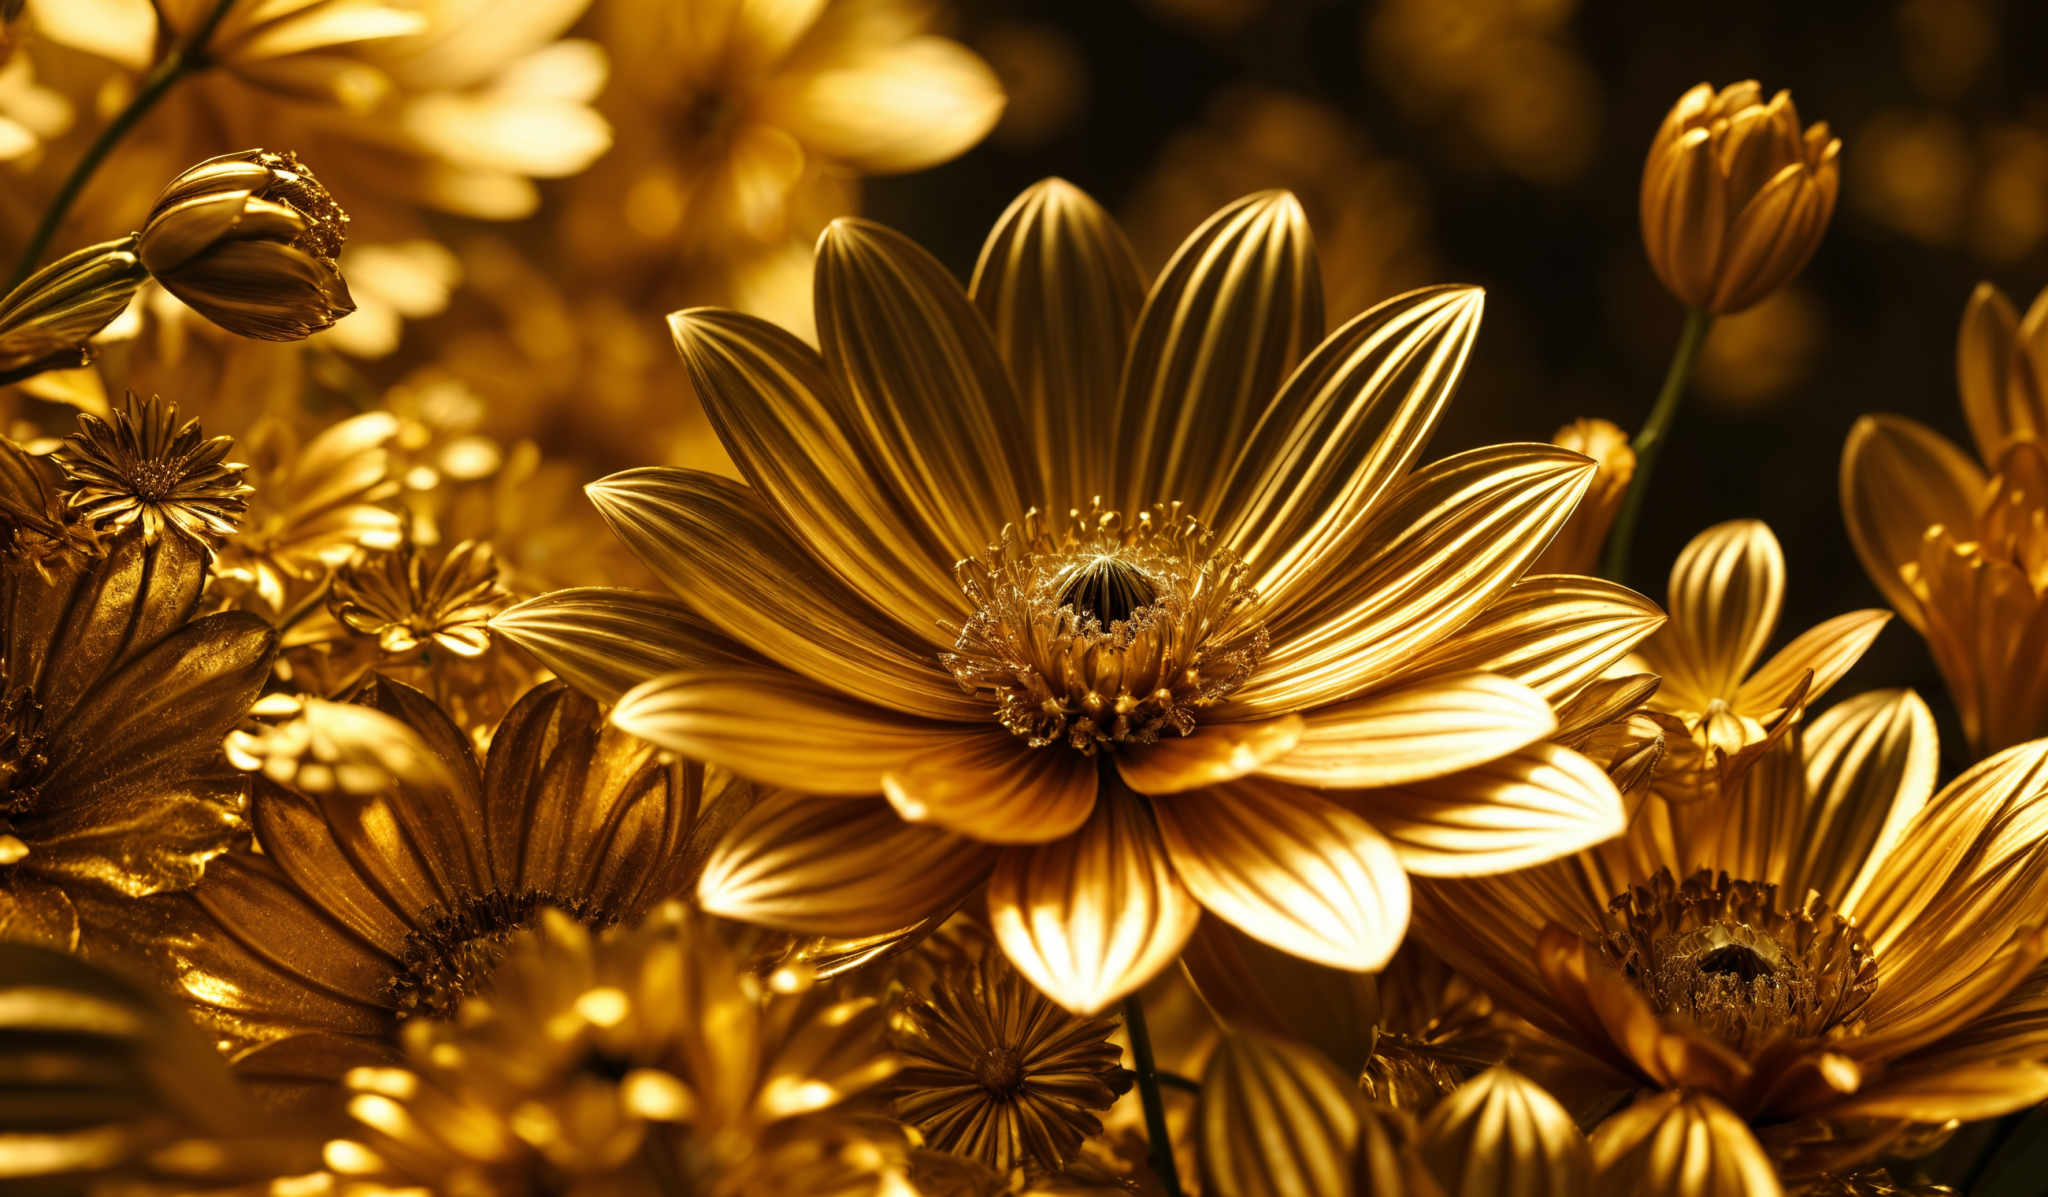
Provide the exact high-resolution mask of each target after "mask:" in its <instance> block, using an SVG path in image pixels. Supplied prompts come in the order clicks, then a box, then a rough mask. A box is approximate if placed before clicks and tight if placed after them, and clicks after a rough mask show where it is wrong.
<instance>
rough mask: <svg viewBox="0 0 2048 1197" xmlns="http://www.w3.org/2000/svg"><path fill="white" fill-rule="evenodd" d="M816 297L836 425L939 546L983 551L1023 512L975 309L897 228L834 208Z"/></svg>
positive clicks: (1025, 477)
mask: <svg viewBox="0 0 2048 1197" xmlns="http://www.w3.org/2000/svg"><path fill="white" fill-rule="evenodd" d="M815 286H816V294H815V299H814V305H815V307H816V310H817V318H818V339H819V343H820V344H821V345H822V346H823V347H824V351H825V366H826V369H828V370H829V371H830V372H831V375H832V380H833V381H834V382H835V383H837V384H838V386H837V387H836V388H835V390H834V394H836V395H838V396H839V397H840V398H841V399H842V400H843V401H844V402H845V403H846V410H845V411H843V412H842V413H840V419H839V423H840V426H841V427H843V428H845V429H846V430H847V432H848V433H849V434H850V435H851V436H852V437H853V440H854V443H855V444H856V445H858V446H859V447H860V449H861V452H862V455H863V458H864V460H865V461H866V462H867V464H868V466H869V468H870V469H872V470H873V471H874V472H875V474H876V477H877V479H878V481H879V482H880V483H881V485H882V487H883V488H884V490H885V491H887V492H888V493H891V494H893V495H895V496H896V497H897V499H898V501H899V502H900V503H901V504H902V506H903V509H904V511H905V512H906V514H908V515H909V517H910V518H911V520H912V521H913V524H912V528H913V529H914V530H915V531H916V532H917V533H918V534H919V535H920V537H921V538H922V539H924V540H925V541H927V542H929V543H930V544H932V545H933V546H934V549H933V551H934V552H935V553H937V554H938V555H939V556H941V557H942V558H943V557H951V558H953V559H955V560H958V559H959V558H961V557H965V556H969V555H971V554H974V553H978V552H980V551H982V550H983V549H985V548H987V547H988V546H989V545H990V544H991V543H993V542H994V541H995V540H996V538H997V537H998V536H999V535H1000V534H1001V532H1002V530H1003V527H1004V525H1006V524H1009V523H1011V522H1012V521H1014V520H1018V519H1021V518H1022V517H1023V515H1024V512H1025V510H1026V508H1027V507H1028V506H1029V504H1028V503H1027V502H1026V496H1027V494H1028V492H1029V489H1030V485H1031V483H1032V481H1034V480H1035V475H1034V474H1033V473H1032V472H1031V471H1028V470H1026V468H1025V467H1024V464H1023V462H1022V461H1021V456H1022V453H1023V452H1024V450H1025V449H1026V447H1027V446H1028V445H1029V443H1030V442H1029V440H1028V439H1027V438H1026V435H1025V428H1024V421H1023V418H1022V416H1021V415H1020V413H1019V411H1018V407H1017V398H1016V395H1015V393H1014V392H1013V391H1012V390H1011V387H1010V379H1009V376H1008V375H1007V374H1005V373H1004V372H1003V364H1002V360H1001V359H1000V358H998V357H997V356H996V348H995V343H994V341H993V340H992V339H991V338H990V336H989V331H988V326H987V325H986V324H985V323H983V322H982V319H981V314H980V313H979V312H976V311H975V310H974V307H973V305H972V304H970V303H968V302H967V296H966V294H965V293H963V292H962V291H961V290H960V284H959V283H958V282H955V281H954V279H953V276H952V275H950V274H947V273H946V268H945V267H944V266H941V265H939V263H938V261H937V260H936V259H934V258H933V257H932V256H931V255H930V254H928V253H926V252H925V251H924V250H922V249H920V248H919V247H918V246H917V245H916V244H915V243H913V242H911V241H910V240H909V239H908V238H906V237H904V236H902V235H901V234H899V233H895V232H892V231H890V230H889V229H885V228H883V227H881V226H880V225H876V224H870V223H868V222H866V221H861V220H852V219H840V220H835V221H833V222H832V224H831V225H830V226H829V227H827V228H826V230H825V233H824V235H823V236H822V237H820V238H819V239H818V265H817V273H816V278H815Z"/></svg>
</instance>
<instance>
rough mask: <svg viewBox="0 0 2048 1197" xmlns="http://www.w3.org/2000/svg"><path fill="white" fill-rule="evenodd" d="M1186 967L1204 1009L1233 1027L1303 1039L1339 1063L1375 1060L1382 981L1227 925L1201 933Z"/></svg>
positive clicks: (1215, 922) (1202, 927) (1202, 928)
mask: <svg viewBox="0 0 2048 1197" xmlns="http://www.w3.org/2000/svg"><path fill="white" fill-rule="evenodd" d="M1180 962H1181V965H1182V967H1183V968H1185V969H1186V970H1187V974H1188V979H1189V980H1191V981H1193V982H1194V984H1195V989H1196V991H1197V992H1198V993H1200V994H1201V998H1202V1003H1203V1005H1205V1006H1207V1007H1208V1008H1209V1009H1210V1010H1212V1011H1214V1012H1215V1013H1216V1015H1217V1016H1218V1017H1220V1018H1222V1019H1223V1020H1224V1021H1225V1022H1226V1023H1227V1024H1228V1025H1230V1026H1236V1027H1255V1028H1258V1029H1261V1030H1266V1031H1271V1032H1273V1033H1274V1034H1282V1035H1287V1036H1290V1037H1292V1038H1295V1039H1299V1040H1301V1041H1302V1042H1304V1043H1307V1044H1309V1045H1310V1046H1312V1047H1315V1048H1316V1049H1318V1050H1319V1051H1321V1052H1322V1053H1323V1054H1324V1055H1325V1056H1327V1057H1328V1058H1329V1059H1331V1060H1341V1061H1345V1062H1347V1063H1349V1062H1354V1061H1363V1060H1365V1059H1367V1058H1368V1057H1369V1056H1371V1055H1372V1045H1373V1041H1374V1039H1375V1038H1376V1037H1377V1035H1378V1033H1379V1032H1378V1029H1377V1028H1376V1027H1375V1025H1374V1019H1375V1015H1376V1012H1377V1011H1378V1009H1379V999H1378V993H1377V979H1376V978H1375V977H1374V976H1372V975H1371V974H1367V973H1354V972H1346V971H1343V970H1341V969H1334V968H1324V967H1323V966H1322V965H1320V964H1314V963H1311V962H1310V961H1307V960H1303V959H1302V958H1301V957H1299V956H1291V955H1289V954H1288V953H1286V952H1283V951H1281V950H1280V949H1278V948H1272V947H1268V946H1266V945H1265V944H1263V943H1260V942H1259V941H1258V940H1256V939H1253V938H1252V937H1251V936H1249V935H1246V934H1245V933H1244V932H1242V931H1239V930H1238V929H1237V928H1236V927H1233V926H1231V925H1230V924H1229V923H1226V922H1224V921H1223V920H1222V919H1203V920H1202V921H1201V923H1200V924H1199V925H1197V926H1196V927H1195V933H1194V935H1193V936H1192V937H1190V938H1189V940H1188V943H1187V947H1186V948H1184V949H1182V951H1181V958H1180Z"/></svg>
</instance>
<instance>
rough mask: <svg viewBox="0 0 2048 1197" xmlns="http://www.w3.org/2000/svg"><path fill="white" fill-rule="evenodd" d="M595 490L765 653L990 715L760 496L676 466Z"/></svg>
mask: <svg viewBox="0 0 2048 1197" xmlns="http://www.w3.org/2000/svg"><path fill="white" fill-rule="evenodd" d="M585 489H586V490H587V491H588V492H589V494H590V498H591V501H592V502H593V503H596V504H597V507H598V510H599V511H601V512H603V513H604V517H605V520H606V522H608V523H610V524H611V526H612V529H613V531H615V532H617V533H618V535H619V539H621V540H623V541H624V542H625V543H626V547H628V548H630V549H632V550H633V554H634V555H635V556H637V557H639V558H640V559H641V560H642V561H644V562H646V563H647V567H648V568H649V569H651V570H653V571H654V573H655V575H656V576H657V577H659V578H660V579H661V580H662V581H663V582H665V583H667V584H668V587H669V589H670V590H672V591H674V592H675V594H676V595H677V596H678V597H680V598H681V599H682V600H683V601H684V602H686V603H689V604H690V605H691V606H692V607H694V608H695V609H696V611H697V613H698V615H699V616H701V617H702V618H703V619H704V620H706V621H707V622H709V623H711V624H713V625H714V626H716V627H718V628H719V629H720V630H722V631H724V632H725V633H726V634H727V635H729V636H731V637H732V638H733V639H734V640H737V641H738V642H740V643H741V644H744V645H746V646H748V647H749V648H752V649H754V650H755V651H757V652H759V653H760V654H761V655H762V656H765V657H767V658H768V659H770V660H772V661H775V662H777V663H779V664H781V665H783V666H784V667H785V668H788V669H791V670H794V671H795V672H797V673H800V674H802V675H804V676H805V677H807V678H810V679H811V680H813V681H816V682H821V683H823V684H824V685H826V686H829V687H831V688H832V689H835V690H838V691H839V692H841V693H842V694H848V695H851V696H853V697H855V698H859V699H863V700H865V701H867V702H871V703H874V704H875V705H877V706H880V707H883V708H885V709H891V710H901V711H906V712H909V713H911V714H915V715H923V716H929V717H933V718H940V719H949V718H950V719H963V720H979V719H982V718H985V717H986V715H987V708H986V707H985V706H982V705H980V704H977V703H975V702H974V701H973V700H972V699H970V698H969V697H968V696H967V695H965V694H963V693H961V692H960V688H959V687H958V686H957V685H955V684H954V682H953V679H952V678H951V677H948V676H947V675H946V674H945V673H944V672H943V671H942V670H941V669H940V668H939V664H938V659H937V657H936V655H935V654H933V653H932V652H931V651H930V646H929V645H927V644H919V643H917V642H915V641H913V640H912V639H911V638H910V637H909V636H907V635H905V634H904V633H903V632H902V631H901V629H900V628H899V627H898V626H897V625H896V623H895V621H894V620H892V619H888V618H886V617H884V616H882V615H881V614H879V613H878V612H877V611H876V610H875V609H874V608H873V607H871V606H869V605H868V604H867V603H866V602H865V601H863V600H862V599H861V598H860V597H859V596H858V595H856V594H854V593H853V591H852V590H851V589H849V588H848V587H847V586H846V585H845V584H844V583H842V582H840V581H839V580H838V579H837V578H836V577H833V576H832V575H830V574H828V573H826V572H825V571H824V570H822V569H820V568H819V567H818V566H817V564H816V563H815V562H813V560H812V559H811V556H810V554H809V553H808V552H807V551H806V550H805V548H804V546H803V545H801V544H798V543H797V542H796V540H795V538H794V537H792V536H791V535H790V534H789V532H788V530H787V529H785V528H784V527H783V526H782V525H781V524H780V523H779V522H778V521H777V520H776V518H775V516H774V514H773V513H772V512H770V511H769V510H768V509H767V507H766V505H765V504H763V503H762V501H761V498H760V496H759V494H757V493H756V492H755V491H753V490H751V489H749V488H747V487H745V486H742V485H740V484H739V483H736V482H733V481H731V480H730V479H727V478H720V477H718V476H717V475H715V474H707V473H703V472H701V471H697V470H676V469H666V468H654V469H639V470H627V471H626V472H624V473H621V474H613V475H612V476H611V477H609V478H605V479H603V480H601V481H598V482H593V483H591V484H590V486H588V487H587V488H585Z"/></svg>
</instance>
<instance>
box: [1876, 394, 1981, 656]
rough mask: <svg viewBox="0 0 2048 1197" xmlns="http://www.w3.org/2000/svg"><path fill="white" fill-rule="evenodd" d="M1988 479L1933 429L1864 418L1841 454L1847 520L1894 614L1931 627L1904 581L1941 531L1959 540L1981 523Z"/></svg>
mask: <svg viewBox="0 0 2048 1197" xmlns="http://www.w3.org/2000/svg"><path fill="white" fill-rule="evenodd" d="M1984 485H1985V478H1984V471H1982V470H1980V469H1978V468H1977V463H1976V462H1973V461H1971V460H1970V458H1969V456H1968V455H1967V454H1965V453H1964V452H1963V451H1962V450H1961V449H1958V448H1956V447H1955V446H1954V445H1952V444H1950V443H1949V442H1948V440H1947V438H1945V437H1943V436H1942V435H1941V434H1940V433H1937V432H1935V431H1934V430H1933V429H1931V428H1928V427H1927V426H1925V425H1923V424H1920V423H1918V422H1917V421H1913V420H1908V419H1906V418H1905V417H1903V416H1864V417H1863V418H1861V419H1859V420H1857V421H1856V423H1855V425H1854V426H1852V427H1851V428H1850V429H1849V439H1848V442H1847V443H1846V444H1844V445H1843V446H1842V518H1843V519H1844V520H1845V521H1846V522H1847V523H1848V525H1849V542H1850V543H1851V544H1853V545H1855V546H1856V556H1857V558H1858V559H1860V560H1861V561H1862V562H1863V570H1864V572H1865V573H1867V574H1869V575H1870V580H1871V581H1873V582H1875V583H1877V588H1878V589H1879V590H1881V591H1883V592H1884V597H1885V601H1886V602H1889V603H1890V604H1891V605H1892V609H1893V610H1895V611H1897V612H1898V613H1899V614H1901V615H1903V616H1905V617H1906V620H1907V622H1909V623H1911V624H1912V625H1913V626H1914V627H1916V628H1921V629H1923V630H1924V629H1925V628H1926V627H1927V617H1926V615H1925V614H1924V613H1923V612H1922V611H1921V609H1920V600H1919V598H1918V597H1916V596H1915V595H1914V593H1913V590H1912V588H1911V587H1910V586H1908V585H1906V582H1905V580H1904V579H1903V578H1902V577H1900V575H1899V569H1900V567H1902V566H1905V565H1908V564H1912V563H1916V562H1918V561H1919V560H1920V542H1921V540H1922V539H1923V538H1924V537H1925V536H1926V534H1927V530H1928V529H1929V528H1931V527H1934V526H1935V525H1936V524H1940V525H1942V526H1943V527H1946V528H1948V529H1950V530H1951V531H1952V532H1954V533H1955V534H1956V535H1958V536H1962V535H1967V532H1966V531H1965V529H1970V528H1974V527H1975V526H1976V522H1977V503H1978V500H1979V496H1980V495H1981V494H1982V493H1983V491H1984Z"/></svg>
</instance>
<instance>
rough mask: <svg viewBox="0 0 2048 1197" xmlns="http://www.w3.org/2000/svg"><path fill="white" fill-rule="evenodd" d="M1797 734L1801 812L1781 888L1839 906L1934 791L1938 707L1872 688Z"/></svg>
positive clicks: (1905, 693) (1850, 899)
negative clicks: (1802, 763)
mask: <svg viewBox="0 0 2048 1197" xmlns="http://www.w3.org/2000/svg"><path fill="white" fill-rule="evenodd" d="M1801 740H1802V742H1803V745H1804V753H1805V757H1806V795H1805V797H1806V802H1805V813H1806V818H1805V820H1804V826H1802V827H1801V828H1799V829H1798V830H1797V831H1796V832H1794V833H1793V834H1792V835H1791V836H1790V837H1789V839H1790V843H1789V844H1787V845H1786V847H1787V848H1789V849H1790V850H1791V851H1792V852H1794V853H1795V854H1796V857H1797V863H1796V864H1795V867H1794V869H1793V871H1792V872H1791V874H1790V875H1789V876H1788V877H1787V878H1786V880H1785V886H1784V888H1785V890H1786V892H1788V893H1795V894H1796V893H1805V892H1806V891H1807V890H1809V889H1812V890H1816V891H1818V892H1819V893H1820V895H1821V897H1823V898H1825V899H1827V901H1828V902H1829V904H1830V905H1833V906H1835V907H1836V908H1837V909H1840V908H1844V907H1847V906H1849V905H1851V904H1852V903H1854V902H1855V901H1856V900H1857V898H1858V897H1859V896H1860V895H1861V893H1862V891H1863V890H1864V888H1865V887H1866V886H1867V885H1868V883H1869V878H1870V877H1871V876H1873V875H1874V874H1875V872H1876V871H1877V870H1879V869H1881V868H1882V867H1883V861H1884V859H1885V857H1887V856H1889V855H1890V854H1891V851H1892V849H1893V848H1894V847H1895V846H1896V845H1897V843H1898V839H1899V835H1900V833H1901V832H1903V831H1904V830H1905V828H1906V825H1907V824H1908V823H1909V822H1911V821H1912V819H1913V816H1914V815H1916V814H1918V813H1919V811H1920V809H1921V808H1922V807H1924V806H1926V805H1927V800H1928V799H1929V798H1930V797H1932V796H1933V794H1934V779H1935V769H1936V767H1937V766H1938V765H1939V764H1940V756H1941V754H1940V751H1939V747H1938V745H1937V743H1936V739H1935V730H1934V714H1933V712H1931V711H1929V710H1928V709H1927V704H1926V703H1925V702H1922V701H1921V700H1920V696H1919V695H1917V694H1915V693H1913V692H1912V691H1911V690H1874V691H1871V692H1869V693H1867V694H1859V695H1857V696H1856V697H1854V698H1851V699H1848V700H1846V701H1844V702H1841V703H1838V704H1837V705H1835V706H1834V707H1831V708H1830V709H1828V710H1827V711H1826V712H1824V713H1823V714H1822V715H1821V716H1820V717H1819V718H1817V719H1814V720H1813V721H1812V722H1811V723H1809V724H1807V726H1806V727H1805V729H1804V730H1803V731H1802V732H1801Z"/></svg>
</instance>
